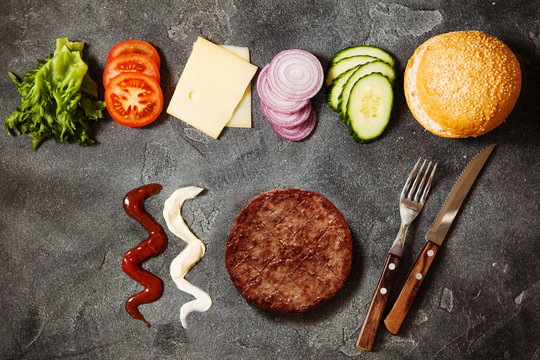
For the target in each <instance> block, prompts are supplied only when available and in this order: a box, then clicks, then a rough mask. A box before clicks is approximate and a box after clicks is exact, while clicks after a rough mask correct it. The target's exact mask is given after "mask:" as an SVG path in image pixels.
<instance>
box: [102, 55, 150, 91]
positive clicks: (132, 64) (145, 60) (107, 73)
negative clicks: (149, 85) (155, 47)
mask: <svg viewBox="0 0 540 360" xmlns="http://www.w3.org/2000/svg"><path fill="white" fill-rule="evenodd" d="M125 72H137V73H142V74H146V75H149V76H151V77H153V78H154V79H156V80H157V81H158V82H159V69H158V67H157V66H156V64H155V63H154V62H153V61H152V59H150V58H149V57H148V56H146V55H141V54H123V55H119V56H117V57H115V58H114V59H112V60H111V62H109V63H108V64H107V66H105V70H103V86H104V87H107V85H109V82H110V81H111V79H112V78H114V77H115V76H117V75H119V74H121V73H125Z"/></svg>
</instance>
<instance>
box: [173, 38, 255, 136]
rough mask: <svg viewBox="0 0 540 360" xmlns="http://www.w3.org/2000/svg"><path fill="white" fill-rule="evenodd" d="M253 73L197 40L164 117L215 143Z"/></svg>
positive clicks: (230, 55) (243, 63)
mask: <svg viewBox="0 0 540 360" xmlns="http://www.w3.org/2000/svg"><path fill="white" fill-rule="evenodd" d="M256 71H257V66H255V65H252V64H250V63H249V62H248V61H246V60H244V59H242V58H241V57H239V56H238V55H235V54H234V53H232V52H231V51H229V50H226V49H225V48H223V47H221V46H219V45H216V44H213V43H211V42H210V41H208V40H206V39H203V38H201V37H199V38H198V39H197V41H196V42H195V44H194V45H193V51H192V52H191V55H190V56H189V59H188V61H187V63H186V66H185V68H184V71H183V73H182V76H181V77H180V80H179V81H178V84H177V85H176V89H175V91H174V94H173V96H172V99H171V102H170V103H169V106H168V108H167V113H168V114H170V115H172V116H174V117H177V118H179V119H180V120H183V121H185V122H186V123H188V124H189V125H191V126H193V127H195V128H196V129H199V130H200V131H202V132H204V133H206V134H207V135H209V136H211V137H213V138H214V139H217V138H218V136H219V134H220V133H221V131H222V130H223V128H224V127H225V125H226V124H227V123H228V122H229V121H230V120H231V117H232V115H233V112H234V111H235V109H236V107H237V106H238V104H239V103H240V100H241V99H242V97H243V96H244V93H245V92H246V89H247V87H248V85H249V83H250V81H251V79H252V78H253V76H254V75H255V72H256Z"/></svg>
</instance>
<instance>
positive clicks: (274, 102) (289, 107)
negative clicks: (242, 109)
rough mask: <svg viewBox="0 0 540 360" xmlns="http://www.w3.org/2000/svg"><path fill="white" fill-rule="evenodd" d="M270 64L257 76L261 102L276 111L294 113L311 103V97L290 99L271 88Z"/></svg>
mask: <svg viewBox="0 0 540 360" xmlns="http://www.w3.org/2000/svg"><path fill="white" fill-rule="evenodd" d="M269 66H270V64H267V65H266V66H265V67H263V68H262V69H261V72H260V73H259V77H258V78H257V93H258V94H259V98H260V99H261V102H264V104H265V105H266V106H267V107H269V108H271V109H272V110H274V111H275V112H279V113H282V114H293V113H295V112H297V111H299V110H300V109H302V108H303V107H305V106H306V105H307V103H309V99H307V100H302V101H298V100H290V99H287V98H283V97H280V96H278V95H276V94H275V93H274V91H272V89H271V88H270V85H269V84H268V68H269Z"/></svg>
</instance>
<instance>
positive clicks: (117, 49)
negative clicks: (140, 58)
mask: <svg viewBox="0 0 540 360" xmlns="http://www.w3.org/2000/svg"><path fill="white" fill-rule="evenodd" d="M122 54H143V55H146V56H148V57H149V58H151V59H152V60H153V61H154V62H155V63H156V65H157V67H158V69H159V67H160V66H161V62H160V59H159V55H158V52H157V50H156V48H155V47H153V46H152V45H150V44H149V43H147V42H146V41H142V40H126V41H122V42H119V43H118V44H116V45H114V46H113V47H112V49H111V51H109V55H108V56H107V63H108V62H109V61H111V60H112V59H114V58H115V57H117V56H118V55H122Z"/></svg>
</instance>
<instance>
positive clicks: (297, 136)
mask: <svg viewBox="0 0 540 360" xmlns="http://www.w3.org/2000/svg"><path fill="white" fill-rule="evenodd" d="M316 122H317V115H315V112H314V111H312V112H311V113H310V114H309V118H308V119H307V120H306V121H304V122H303V123H302V124H300V125H298V126H297V127H295V128H292V129H287V128H284V127H279V126H275V125H272V128H273V129H274V131H275V132H276V134H278V135H279V136H281V137H282V138H283V139H285V140H289V141H300V140H302V139H305V138H306V137H307V136H308V135H309V134H311V132H312V131H313V129H314V128H315V123H316Z"/></svg>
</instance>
